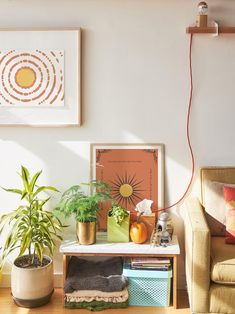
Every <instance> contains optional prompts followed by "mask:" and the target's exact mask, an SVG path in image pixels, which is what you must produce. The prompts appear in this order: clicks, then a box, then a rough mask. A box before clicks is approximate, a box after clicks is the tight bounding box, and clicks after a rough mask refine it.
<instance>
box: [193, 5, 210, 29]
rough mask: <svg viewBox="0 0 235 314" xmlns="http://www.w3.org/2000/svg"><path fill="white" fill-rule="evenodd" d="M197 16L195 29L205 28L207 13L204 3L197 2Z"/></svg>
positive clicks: (206, 6)
mask: <svg viewBox="0 0 235 314" xmlns="http://www.w3.org/2000/svg"><path fill="white" fill-rule="evenodd" d="M197 8H198V15H197V21H196V25H197V27H207V13H208V5H207V3H206V2H204V1H201V2H199V4H198V6H197Z"/></svg>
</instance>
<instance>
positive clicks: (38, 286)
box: [11, 256, 54, 308]
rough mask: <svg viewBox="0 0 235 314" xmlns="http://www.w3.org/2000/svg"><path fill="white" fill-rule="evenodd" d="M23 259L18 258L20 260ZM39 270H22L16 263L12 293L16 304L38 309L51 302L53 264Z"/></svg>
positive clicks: (13, 271)
mask: <svg viewBox="0 0 235 314" xmlns="http://www.w3.org/2000/svg"><path fill="white" fill-rule="evenodd" d="M20 258H22V257H18V258H17V259H16V260H15V262H16V261H17V260H19V259H20ZM44 258H46V259H48V260H49V261H50V262H49V264H47V265H46V266H43V267H38V268H28V269H27V268H21V267H18V266H16V264H15V262H14V264H13V266H12V271H11V292H12V297H13V299H14V301H15V303H16V304H17V305H18V306H22V307H28V308H33V307H38V306H41V305H43V304H46V303H47V302H49V300H50V298H51V296H52V294H53V291H54V281H53V280H54V275H53V262H52V259H51V258H50V257H49V256H44Z"/></svg>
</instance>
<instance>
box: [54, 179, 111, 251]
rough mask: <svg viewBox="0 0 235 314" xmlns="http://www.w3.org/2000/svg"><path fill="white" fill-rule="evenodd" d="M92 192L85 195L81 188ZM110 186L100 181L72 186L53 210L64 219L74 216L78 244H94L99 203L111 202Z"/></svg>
mask: <svg viewBox="0 0 235 314" xmlns="http://www.w3.org/2000/svg"><path fill="white" fill-rule="evenodd" d="M82 185H83V186H88V187H89V188H90V189H92V190H93V193H91V192H92V191H89V193H85V192H84V191H83V190H82V187H81V186H82ZM110 192H111V189H110V186H109V185H108V184H107V183H105V182H102V181H90V182H89V183H82V184H81V185H74V186H72V187H70V188H69V189H68V190H67V191H65V192H64V193H63V195H62V197H61V199H60V202H59V204H58V205H57V207H56V208H55V212H57V213H63V214H64V215H65V217H69V216H71V215H72V214H74V215H75V219H76V222H77V238H78V241H79V243H80V244H84V245H89V244H93V243H95V242H96V221H97V214H98V211H99V209H100V207H99V206H100V203H101V202H105V201H110V200H112V198H111V196H110Z"/></svg>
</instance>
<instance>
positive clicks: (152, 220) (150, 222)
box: [135, 199, 156, 240]
mask: <svg viewBox="0 0 235 314" xmlns="http://www.w3.org/2000/svg"><path fill="white" fill-rule="evenodd" d="M152 204H153V201H152V200H147V199H144V200H142V201H141V202H139V203H138V204H136V208H135V210H136V211H137V212H138V213H141V221H142V222H143V223H144V224H145V226H146V227H147V230H148V240H149V239H150V237H151V234H152V232H153V230H154V228H155V226H156V213H153V212H152Z"/></svg>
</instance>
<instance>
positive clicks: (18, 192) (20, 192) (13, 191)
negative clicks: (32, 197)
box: [1, 187, 23, 195]
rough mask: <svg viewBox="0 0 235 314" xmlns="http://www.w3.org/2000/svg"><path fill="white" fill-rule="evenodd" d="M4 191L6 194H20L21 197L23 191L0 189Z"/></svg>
mask: <svg viewBox="0 0 235 314" xmlns="http://www.w3.org/2000/svg"><path fill="white" fill-rule="evenodd" d="M1 188H2V189H3V190H4V191H6V192H12V193H17V194H20V195H22V193H23V191H21V190H20V189H6V188H3V187H1Z"/></svg>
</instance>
